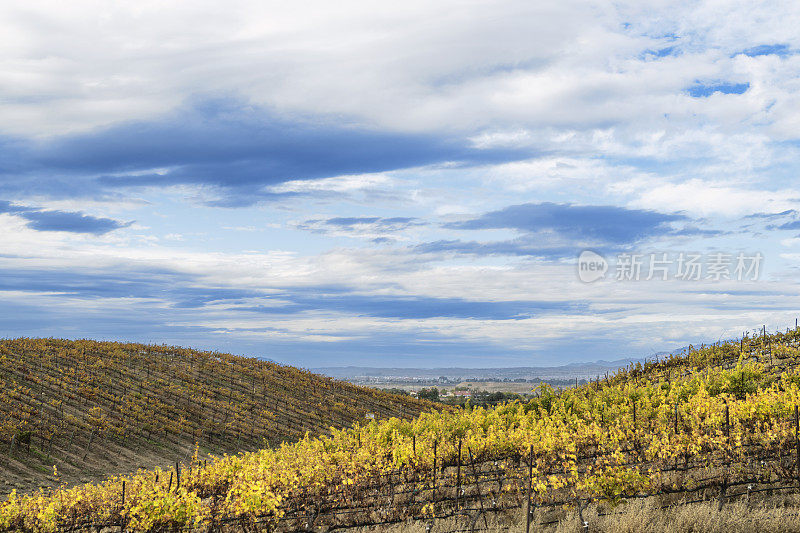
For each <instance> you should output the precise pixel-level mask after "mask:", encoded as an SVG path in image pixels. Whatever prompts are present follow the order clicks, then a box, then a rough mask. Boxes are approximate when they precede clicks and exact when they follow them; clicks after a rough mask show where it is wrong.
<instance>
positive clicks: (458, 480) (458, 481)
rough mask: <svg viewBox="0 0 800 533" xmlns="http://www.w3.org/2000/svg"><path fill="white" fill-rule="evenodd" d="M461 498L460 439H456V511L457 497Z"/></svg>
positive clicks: (457, 505)
mask: <svg viewBox="0 0 800 533" xmlns="http://www.w3.org/2000/svg"><path fill="white" fill-rule="evenodd" d="M460 496H461V439H458V459H457V461H456V511H458V510H459V509H460V508H461V506H460V505H459V501H458V499H459V497H460Z"/></svg>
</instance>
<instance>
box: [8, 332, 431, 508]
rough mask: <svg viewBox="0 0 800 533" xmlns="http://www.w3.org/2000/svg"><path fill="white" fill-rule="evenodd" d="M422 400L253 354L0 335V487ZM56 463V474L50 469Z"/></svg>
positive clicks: (184, 454) (406, 412)
mask: <svg viewBox="0 0 800 533" xmlns="http://www.w3.org/2000/svg"><path fill="white" fill-rule="evenodd" d="M431 405H432V404H428V403H426V402H421V401H417V400H414V399H413V398H410V397H407V396H406V397H403V396H397V395H392V394H386V393H382V392H379V391H376V390H374V389H369V388H366V387H356V386H353V385H350V384H348V383H344V382H339V381H334V380H332V379H330V378H326V377H324V376H319V375H314V374H311V373H309V372H306V371H303V370H300V369H297V368H293V367H288V366H281V365H278V364H275V363H271V362H266V361H262V360H258V359H252V358H245V357H237V356H233V355H228V354H222V353H216V352H200V351H194V350H188V349H183V348H177V347H171V346H149V345H141V344H123V343H111V342H94V341H86V340H79V341H68V340H59V339H27V338H23V339H14V340H5V341H0V491H2V494H3V495H4V496H5V495H6V494H8V493H9V492H10V491H11V490H12V489H13V488H27V489H32V488H37V487H39V486H41V485H44V486H48V485H49V486H58V485H59V484H60V483H62V482H77V481H90V480H101V479H105V478H106V477H108V475H109V474H112V473H129V472H133V471H136V470H137V469H138V468H140V467H150V468H152V467H156V466H162V467H166V466H167V465H170V464H174V463H175V461H176V459H178V460H180V461H184V462H186V461H188V460H189V459H190V457H191V456H192V454H193V453H194V451H195V444H197V445H199V446H200V450H201V452H202V453H205V454H207V453H213V454H217V455H222V454H224V453H238V452H240V451H247V450H250V451H253V450H257V449H261V448H264V447H269V446H274V445H279V444H280V443H281V442H284V441H287V442H293V441H297V440H298V439H301V438H303V437H304V436H305V435H306V433H311V434H313V435H319V434H322V433H326V432H328V431H329V430H330V428H331V427H349V426H351V425H352V424H353V422H354V421H357V420H361V419H364V417H365V416H366V414H367V413H372V414H373V415H374V416H375V417H377V419H387V418H390V417H399V418H407V417H413V416H416V415H418V414H419V413H420V412H422V411H423V410H425V409H428V408H430V406H431ZM54 465H55V471H56V472H57V475H56V474H54Z"/></svg>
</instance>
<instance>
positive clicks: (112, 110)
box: [0, 0, 800, 367]
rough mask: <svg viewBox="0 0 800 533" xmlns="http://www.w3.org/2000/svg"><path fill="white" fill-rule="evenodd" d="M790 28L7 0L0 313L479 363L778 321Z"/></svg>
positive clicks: (727, 14)
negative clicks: (593, 276) (588, 257)
mask: <svg viewBox="0 0 800 533" xmlns="http://www.w3.org/2000/svg"><path fill="white" fill-rule="evenodd" d="M798 27H800V6H796V5H795V6H793V5H792V4H791V3H787V2H774V3H770V2H763V3H760V4H759V5H758V6H756V5H755V3H752V2H722V1H709V2H674V1H669V2H647V3H645V2H640V1H632V2H628V3H626V2H592V3H588V2H571V1H569V0H567V1H560V2H530V1H518V2H517V1H500V2H498V1H494V2H448V1H443V0H439V1H436V2H430V1H426V2H414V1H408V2H401V3H398V2H384V3H376V2H350V1H340V2H318V3H314V2H300V1H298V2H289V3H287V2H260V1H259V2H257V1H242V0H231V1H228V2H210V1H198V0H192V1H186V2H182V1H174V2H168V3H164V2H155V1H148V0H137V1H136V2H133V1H121V2H106V1H100V0H98V1H94V2H89V1H83V0H79V1H76V2H70V3H68V4H64V3H63V2H56V1H51V2H46V1H38V0H25V1H21V0H20V1H17V0H11V1H6V2H3V3H2V5H0V35H2V36H3V37H2V38H0V232H1V234H2V236H3V240H2V246H0V291H2V295H1V296H0V336H5V337H17V336H56V337H69V338H79V337H90V338H100V339H127V340H136V341H146V342H157V343H169V344H180V345H185V346H193V347H198V348H209V349H220V350H225V351H230V352H234V353H240V354H247V355H256V356H260V357H266V358H270V359H274V360H277V361H281V362H286V363H290V364H295V365H301V366H306V367H315V366H339V365H348V364H356V365H372V366H425V367H430V366H448V365H459V366H471V367H480V366H518V365H540V364H541V365H546V364H558V363H569V362H574V361H594V360H598V359H617V358H622V357H640V356H647V355H648V354H652V353H653V352H656V351H661V350H670V349H673V348H677V347H679V346H683V345H686V344H688V343H699V342H709V341H716V340H717V339H719V338H729V337H735V336H737V335H740V334H741V332H742V331H745V330H752V329H753V328H757V327H760V325H761V324H766V325H767V327H768V328H769V329H778V328H785V327H787V326H794V320H795V317H797V316H798V315H800V304H799V303H798V292H800V291H798V289H799V288H800V286H799V285H798V274H800V271H799V270H798V266H800V182H799V181H798V179H797V174H798V171H800V144H799V143H798V141H800V34H798V32H797V30H796V28H798ZM583 250H592V251H593V252H594V253H596V254H598V255H600V256H602V257H604V258H605V259H606V260H607V262H608V271H607V272H606V274H605V276H604V277H602V278H600V279H598V280H596V281H593V282H584V281H582V280H581V279H580V277H579V275H578V274H579V272H578V264H577V258H578V255H579V254H580V253H581V252H582V251H583ZM651 254H655V255H651ZM664 254H666V255H664ZM757 256H758V257H761V258H762V259H763V260H759V261H757V266H758V268H757V269H752V268H749V267H751V266H753V263H755V262H756V261H755V260H754V259H753V258H755V257H757ZM689 257H694V258H695V260H694V264H696V265H699V267H698V268H700V270H699V271H693V272H692V273H691V275H688V276H687V275H686V274H687V271H686V268H685V266H686V264H685V263H683V262H682V261H683V260H684V259H688V258H689ZM656 259H658V260H659V261H661V262H660V263H656V262H655V261H656ZM739 259H742V260H743V261H746V260H748V259H752V261H750V263H749V264H748V269H747V271H743V270H742V269H741V267H742V264H740V261H739ZM637 263H638V264H640V267H641V275H640V276H638V277H639V279H636V278H637V276H636V275H635V273H634V270H633V269H629V268H628V267H627V266H626V265H628V264H629V265H635V264H637ZM654 266H660V267H662V269H661V270H658V271H657V272H658V274H657V275H652V274H653V273H652V272H651V270H653V269H652V267H654ZM737 267H739V268H738V270H737ZM648 277H650V278H651V279H647V278H648ZM620 278H622V279H620ZM664 278H666V279H664ZM740 278H741V279H740Z"/></svg>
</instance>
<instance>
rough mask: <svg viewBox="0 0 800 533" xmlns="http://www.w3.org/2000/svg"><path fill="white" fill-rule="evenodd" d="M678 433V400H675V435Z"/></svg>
mask: <svg viewBox="0 0 800 533" xmlns="http://www.w3.org/2000/svg"><path fill="white" fill-rule="evenodd" d="M677 434H678V402H675V435H677Z"/></svg>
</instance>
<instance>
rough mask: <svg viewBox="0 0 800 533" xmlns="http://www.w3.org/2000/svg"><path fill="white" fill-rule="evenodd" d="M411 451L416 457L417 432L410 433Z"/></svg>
mask: <svg viewBox="0 0 800 533" xmlns="http://www.w3.org/2000/svg"><path fill="white" fill-rule="evenodd" d="M411 451H412V452H414V458H415V459H416V457H417V434H416V433H415V434H413V435H411Z"/></svg>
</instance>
